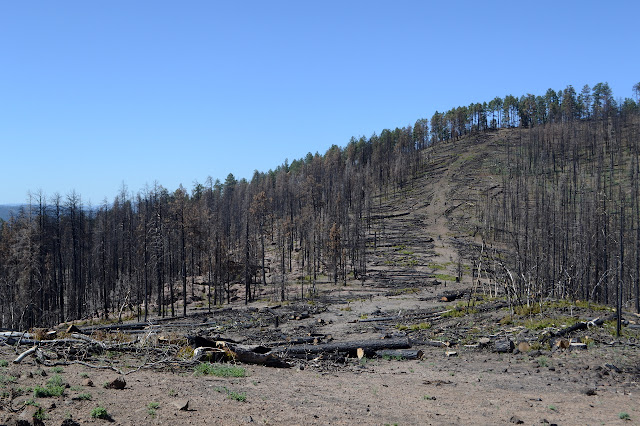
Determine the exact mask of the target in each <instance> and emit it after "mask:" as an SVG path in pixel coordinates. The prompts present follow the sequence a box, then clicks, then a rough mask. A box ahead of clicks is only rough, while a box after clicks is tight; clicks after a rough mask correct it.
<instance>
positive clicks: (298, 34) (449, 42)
mask: <svg viewBox="0 0 640 426" xmlns="http://www.w3.org/2000/svg"><path fill="white" fill-rule="evenodd" d="M638 16H640V2H637V1H610V2H600V1H598V2H595V1H594V2H590V1H554V2H549V1H537V2H514V1H510V2H477V1H473V2H471V1H470V2H461V1H447V2H438V3H435V2H428V1H398V2H389V1H349V2H344V1H341V2H337V1H335V2H334V1H323V2H307V1H291V2H285V1H269V2H265V1H255V2H215V1H188V2H177V1H174V2H169V1H158V0H154V1H108V2H106V1H105V2H88V1H61V2H51V1H40V2H38V1H33V2H1V3H0V147H1V149H0V158H1V160H0V181H1V182H2V183H1V187H0V188H1V189H0V203H21V202H24V201H26V200H27V194H28V192H29V191H31V192H33V193H35V192H38V191H42V192H43V193H44V194H45V195H47V196H49V197H50V196H52V195H53V194H54V193H59V194H61V195H62V196H63V197H64V196H65V195H67V194H69V193H70V192H71V191H72V190H75V191H76V193H78V194H80V195H81V197H82V199H83V202H84V203H87V204H88V203H92V204H93V205H96V204H101V203H102V202H103V200H105V199H106V200H107V202H109V203H110V202H112V201H113V199H114V197H115V196H116V194H117V193H118V192H119V191H120V188H121V187H122V184H123V183H124V184H125V185H126V186H127V188H128V190H129V191H130V192H131V193H136V192H138V191H140V190H142V189H144V186H145V185H146V184H148V185H153V183H154V182H156V181H157V182H158V183H159V184H161V185H162V186H164V187H166V188H167V189H169V190H170V191H173V190H175V189H176V188H177V187H178V185H180V184H182V185H184V186H185V187H186V188H188V189H191V188H192V187H193V184H194V182H195V181H199V182H201V183H202V182H204V181H205V180H206V178H207V176H212V177H213V178H214V179H215V178H219V179H221V180H224V178H225V177H226V176H227V174H228V173H230V172H231V173H233V174H234V175H235V176H236V177H237V178H242V177H245V178H248V179H250V178H251V176H252V174H253V171H254V170H260V171H267V170H269V169H272V168H275V167H277V166H278V165H279V164H282V163H283V162H284V160H285V158H288V159H289V161H291V160H292V159H295V158H300V157H303V156H304V155H305V154H306V153H307V152H316V151H319V152H320V153H324V152H325V151H326V150H327V149H328V148H329V147H330V146H331V145H332V144H337V145H340V146H344V145H345V144H346V143H347V142H348V141H349V138H350V137H351V136H356V137H359V136H361V135H365V136H367V137H368V136H370V135H371V134H372V133H373V132H377V133H380V131H381V130H382V129H384V128H391V129H393V128H395V127H402V126H406V125H409V124H413V123H414V122H415V121H416V120H417V119H419V118H430V117H431V115H432V114H433V112H434V111H435V110H440V111H443V110H447V109H449V108H451V107H456V106H458V105H468V104H470V103H471V102H482V101H488V100H490V99H492V98H493V97H495V96H504V95H507V94H513V95H516V96H520V95H522V94H525V93H533V94H543V93H544V92H545V91H546V89H547V88H549V87H551V88H553V89H555V90H558V89H563V88H565V87H566V86H567V85H568V84H572V85H573V86H574V87H575V88H576V90H578V91H579V90H580V89H581V88H582V86H583V85H584V84H589V85H591V86H593V85H594V84H595V83H598V82H604V81H607V82H609V84H610V86H611V88H612V89H613V92H614V95H615V96H616V97H622V98H624V97H630V96H631V95H632V93H631V87H632V86H633V84H635V83H637V82H639V81H640V55H638V49H639V48H638V46H640V32H639V31H638V21H637V19H638Z"/></svg>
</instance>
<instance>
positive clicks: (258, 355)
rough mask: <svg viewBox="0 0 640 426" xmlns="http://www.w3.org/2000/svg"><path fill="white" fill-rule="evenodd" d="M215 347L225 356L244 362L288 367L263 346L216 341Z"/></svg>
mask: <svg viewBox="0 0 640 426" xmlns="http://www.w3.org/2000/svg"><path fill="white" fill-rule="evenodd" d="M216 347H217V348H218V349H222V350H224V351H225V352H226V354H227V356H228V357H229V358H230V359H232V360H234V361H239V362H242V363H245V364H258V365H264V366H267V367H276V368H289V367H291V366H290V365H289V364H288V363H286V362H284V361H282V360H281V359H280V358H278V357H277V356H275V355H274V354H273V353H271V352H270V351H269V349H268V348H265V347H264V346H247V345H235V344H232V343H229V342H222V341H220V342H216Z"/></svg>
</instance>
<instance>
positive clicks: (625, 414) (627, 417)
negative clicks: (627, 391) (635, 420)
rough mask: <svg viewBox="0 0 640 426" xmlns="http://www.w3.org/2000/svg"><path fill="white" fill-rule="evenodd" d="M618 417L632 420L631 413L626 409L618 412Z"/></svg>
mask: <svg viewBox="0 0 640 426" xmlns="http://www.w3.org/2000/svg"><path fill="white" fill-rule="evenodd" d="M618 417H620V419H621V420H631V417H630V416H629V413H625V412H624V411H623V412H622V413H620V414H618Z"/></svg>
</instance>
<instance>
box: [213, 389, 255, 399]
mask: <svg viewBox="0 0 640 426" xmlns="http://www.w3.org/2000/svg"><path fill="white" fill-rule="evenodd" d="M213 390H214V391H216V392H219V393H226V394H227V398H229V399H233V400H235V401H239V402H245V401H246V400H247V393H246V392H234V391H231V390H229V389H227V387H226V386H216V387H215V388H213Z"/></svg>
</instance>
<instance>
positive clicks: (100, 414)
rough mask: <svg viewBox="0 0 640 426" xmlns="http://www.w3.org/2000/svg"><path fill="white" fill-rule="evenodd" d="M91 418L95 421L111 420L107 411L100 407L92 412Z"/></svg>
mask: <svg viewBox="0 0 640 426" xmlns="http://www.w3.org/2000/svg"><path fill="white" fill-rule="evenodd" d="M91 417H93V418H94V419H103V420H107V419H109V418H111V416H110V415H109V413H108V412H107V409H106V408H104V407H100V406H98V407H96V408H94V409H93V410H91Z"/></svg>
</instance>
